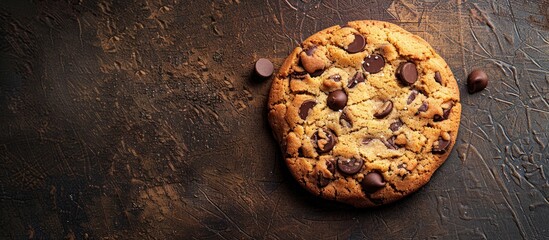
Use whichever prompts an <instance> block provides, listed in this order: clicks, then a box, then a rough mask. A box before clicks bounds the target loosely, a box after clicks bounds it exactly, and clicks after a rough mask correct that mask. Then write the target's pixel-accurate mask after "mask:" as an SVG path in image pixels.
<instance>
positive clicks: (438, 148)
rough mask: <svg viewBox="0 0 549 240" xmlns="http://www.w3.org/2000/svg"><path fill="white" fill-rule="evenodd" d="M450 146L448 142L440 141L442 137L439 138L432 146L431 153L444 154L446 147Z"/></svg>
mask: <svg viewBox="0 0 549 240" xmlns="http://www.w3.org/2000/svg"><path fill="white" fill-rule="evenodd" d="M449 146H450V141H448V140H444V139H442V137H439V138H438V140H437V142H435V144H433V150H432V152H433V153H434V154H444V153H446V151H447V150H448V147H449Z"/></svg>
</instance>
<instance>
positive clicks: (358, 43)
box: [345, 33, 366, 53]
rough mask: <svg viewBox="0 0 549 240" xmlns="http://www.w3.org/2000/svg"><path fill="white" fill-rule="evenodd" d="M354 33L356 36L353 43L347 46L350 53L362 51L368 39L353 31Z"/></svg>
mask: <svg viewBox="0 0 549 240" xmlns="http://www.w3.org/2000/svg"><path fill="white" fill-rule="evenodd" d="M353 35H354V36H355V39H354V40H353V42H352V43H351V44H349V46H347V48H346V49H345V50H347V52H348V53H357V52H361V51H362V50H364V47H365V46H366V39H365V38H364V36H362V35H360V34H357V33H353Z"/></svg>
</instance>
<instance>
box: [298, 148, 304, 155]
mask: <svg viewBox="0 0 549 240" xmlns="http://www.w3.org/2000/svg"><path fill="white" fill-rule="evenodd" d="M297 156H298V157H305V154H303V148H302V147H300V148H299V149H297Z"/></svg>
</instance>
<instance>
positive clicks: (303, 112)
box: [299, 100, 316, 120]
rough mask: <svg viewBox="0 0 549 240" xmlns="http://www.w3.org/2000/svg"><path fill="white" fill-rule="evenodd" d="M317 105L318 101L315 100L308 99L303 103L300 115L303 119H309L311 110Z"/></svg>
mask: <svg viewBox="0 0 549 240" xmlns="http://www.w3.org/2000/svg"><path fill="white" fill-rule="evenodd" d="M315 105H316V101H314V100H307V101H304V102H303V103H301V106H300V107H299V117H300V118H301V119H303V120H305V119H307V116H309V111H310V110H311V109H312V108H313V107H314V106H315Z"/></svg>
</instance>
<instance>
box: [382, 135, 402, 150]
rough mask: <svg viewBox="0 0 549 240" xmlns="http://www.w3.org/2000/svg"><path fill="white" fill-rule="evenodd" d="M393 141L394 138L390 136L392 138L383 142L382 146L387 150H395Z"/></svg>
mask: <svg viewBox="0 0 549 240" xmlns="http://www.w3.org/2000/svg"><path fill="white" fill-rule="evenodd" d="M395 139H396V136H392V137H390V138H388V139H387V140H385V141H383V144H385V146H386V147H387V148H388V149H392V150H397V149H398V146H397V145H396V144H395Z"/></svg>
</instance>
